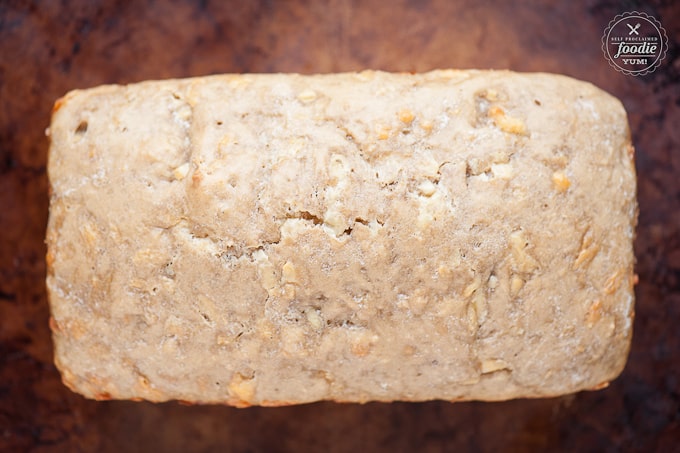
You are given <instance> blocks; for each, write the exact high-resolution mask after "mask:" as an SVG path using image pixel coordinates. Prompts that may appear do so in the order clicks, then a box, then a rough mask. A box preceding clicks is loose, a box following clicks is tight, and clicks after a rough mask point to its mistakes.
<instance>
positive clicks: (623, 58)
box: [602, 11, 668, 76]
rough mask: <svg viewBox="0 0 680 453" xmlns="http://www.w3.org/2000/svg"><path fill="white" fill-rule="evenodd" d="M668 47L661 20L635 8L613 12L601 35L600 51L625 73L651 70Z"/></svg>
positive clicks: (639, 72)
mask: <svg viewBox="0 0 680 453" xmlns="http://www.w3.org/2000/svg"><path fill="white" fill-rule="evenodd" d="M667 50H668V38H667V36H666V30H664V28H663V27H662V26H661V23H660V22H659V21H658V20H656V19H655V18H654V17H652V16H649V15H647V14H645V13H639V12H637V11H633V12H629V13H623V14H620V15H618V16H616V17H615V18H614V19H613V20H612V21H611V22H609V25H608V26H607V28H606V29H605V31H604V35H603V36H602V51H603V52H604V56H605V58H606V59H607V61H608V62H609V65H610V66H612V67H613V68H614V69H616V70H617V71H619V72H621V73H623V74H626V75H632V76H638V75H645V74H649V73H650V72H653V71H654V70H655V69H656V68H657V67H659V65H660V64H661V61H662V60H663V59H664V58H665V57H666V52H667Z"/></svg>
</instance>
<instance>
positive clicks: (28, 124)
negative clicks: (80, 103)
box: [0, 0, 680, 452]
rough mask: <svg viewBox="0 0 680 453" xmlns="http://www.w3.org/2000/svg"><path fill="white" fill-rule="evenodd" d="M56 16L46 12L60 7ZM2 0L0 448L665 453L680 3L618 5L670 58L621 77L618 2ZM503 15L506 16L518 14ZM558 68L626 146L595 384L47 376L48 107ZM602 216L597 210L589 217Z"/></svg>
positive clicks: (672, 391)
mask: <svg viewBox="0 0 680 453" xmlns="http://www.w3.org/2000/svg"><path fill="white" fill-rule="evenodd" d="M62 3H63V4H62ZM511 3H513V2H492V1H489V0H483V1H471V0H469V1H462V0H457V1H449V0H422V1H416V0H413V1H406V0H397V1H394V2H383V1H380V0H364V1H351V0H348V1H341V0H328V1H318V2H315V1H311V0H310V1H307V2H304V1H287V2H283V1H281V2H275V1H268V0H261V1H233V2H228V1H224V2H218V1H200V2H199V1H196V2H190V1H179V0H176V1H170V2H159V1H151V0H148V1H137V2H123V1H96V2H90V1H72V2H56V1H54V2H40V1H34V2H22V1H12V0H9V1H4V2H2V3H0V231H1V233H0V451H26V450H31V451H121V450H123V451H125V450H127V451H150V450H154V451H226V450H229V451H390V452H393V451H455V450H458V449H461V450H463V451H465V450H477V451H499V450H501V451H536V450H561V451H575V450H580V449H583V448H585V449H586V450H591V451H617V450H636V451H654V450H655V451H672V450H673V449H677V448H678V447H677V446H678V441H679V439H680V373H679V370H680V329H679V328H678V323H680V182H679V180H680V127H679V125H680V85H678V79H679V78H680V51H679V49H680V3H678V2H673V1H670V0H655V1H651V2H644V4H638V3H635V5H637V6H636V8H637V9H638V10H641V11H644V12H646V13H648V14H651V15H653V16H655V17H656V18H657V19H659V20H660V21H661V23H662V25H663V26H664V27H665V29H666V32H667V34H668V38H669V52H668V55H667V57H666V59H665V60H664V62H663V64H662V65H661V67H660V68H659V69H657V70H656V71H655V72H654V73H652V74H650V75H647V76H644V77H638V78H635V77H630V76H624V75H622V74H620V73H618V72H616V71H614V70H613V69H612V68H611V67H610V66H609V65H608V64H607V62H606V60H605V59H604V57H603V55H602V51H601V50H600V38H601V36H602V32H603V30H604V28H605V27H606V26H607V23H608V22H609V21H610V20H611V19H612V18H613V17H614V16H615V15H616V14H620V13H622V12H624V11H627V10H631V9H635V8H633V6H631V4H630V3H629V2H611V1H597V0H593V1H573V2H572V1H567V0H563V1H559V2H552V1H547V0H533V1H530V2H517V3H518V5H515V6H513V5H512V4H511ZM519 3H521V6H520V5H519ZM447 67H452V68H509V69H513V70H518V71H548V72H558V73H563V74H567V75H570V76H574V77H577V78H580V79H583V80H588V81H591V82H593V83H595V84H596V85H598V86H600V87H601V88H604V89H606V90H607V91H609V92H611V93H612V94H614V95H616V96H618V97H619V98H620V99H621V100H622V101H623V102H624V104H625V106H626V109H627V110H628V112H629V115H630V123H631V130H632V134H633V139H634V143H635V146H636V149H637V156H636V159H637V169H638V172H639V202H640V225H639V228H638V239H637V241H636V254H637V257H638V265H637V272H638V274H639V276H640V283H639V285H638V286H637V288H636V293H637V316H636V320H635V334H634V339H633V346H632V351H631V355H630V359H629V362H628V366H627V367H626V369H625V371H624V373H623V375H622V376H621V377H620V378H619V379H617V380H616V381H614V382H613V383H612V384H611V386H610V387H609V388H608V389H605V390H602V391H598V392H586V393H581V394H577V395H572V396H566V397H562V398H554V399H546V400H518V401H509V402H504V403H458V404H451V403H446V402H430V403H419V404H414V403H393V404H377V403H372V404H366V405H354V404H334V403H317V404H311V405H305V406H298V407H282V408H248V409H233V408H228V407H219V406H183V405H180V404H178V403H166V404H160V405H153V404H150V403H135V402H121V401H109V402H95V401H89V400H85V399H84V398H82V397H80V396H78V395H76V394H73V393H71V392H70V391H69V390H68V389H66V388H65V387H64V386H63V385H62V384H61V382H60V378H59V375H58V373H57V371H56V369H55V368H54V366H53V364H52V343H51V339H50V334H49V327H48V317H49V310H48V305H47V300H46V296H45V285H44V277H45V263H44V255H45V245H44V242H43V240H44V233H45V226H46V222H47V204H48V185H47V177H46V174H45V167H46V158H47V147H48V142H47V139H46V138H45V136H44V130H45V128H46V127H47V125H48V124H49V115H50V111H51V108H52V103H53V102H54V100H55V99H56V98H58V97H59V96H61V95H63V94H64V93H65V92H66V91H68V90H70V89H73V88H85V87H91V86H95V85H99V84H102V83H126V82H134V81H140V80H145V79H157V78H168V77H186V76H194V75H205V74H211V73H223V72H274V71H285V72H291V71H295V72H304V73H312V72H337V71H348V70H356V69H364V68H373V69H385V70H392V71H425V70H428V69H433V68H447ZM602 215H606V213H602Z"/></svg>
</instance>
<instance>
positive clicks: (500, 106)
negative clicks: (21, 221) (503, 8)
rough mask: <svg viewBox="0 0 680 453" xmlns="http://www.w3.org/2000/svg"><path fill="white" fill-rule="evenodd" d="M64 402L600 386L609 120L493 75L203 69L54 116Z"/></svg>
mask: <svg viewBox="0 0 680 453" xmlns="http://www.w3.org/2000/svg"><path fill="white" fill-rule="evenodd" d="M48 134H49V135H50V137H51V148H50V154H49V169H48V170H49V178H50V184H51V195H50V217H49V226H48V231H47V246H48V254H47V264H48V276H47V288H48V291H49V298H50V305H51V313H52V318H51V328H52V330H53V337H54V343H55V361H56V365H57V366H58V368H59V369H60V370H61V373H62V377H63V381H64V383H65V384H66V385H67V386H69V387H70V388H71V389H73V390H74V391H76V392H79V393H81V394H83V395H85V396H87V397H90V398H96V399H110V398H115V399H145V400H150V401H166V400H183V401H189V402H195V403H225V404H230V405H236V406H247V405H285V404H297V403H306V402H312V401H318V400H336V401H353V402H365V401H371V400H378V401H394V400H408V401H423V400H431V399H443V400H452V401H453V400H505V399H510V398H518V397H547V396H553V395H560V394H565V393H571V392H576V391H580V390H583V389H598V388H602V387H604V386H606V385H607V383H608V382H609V381H610V380H611V379H613V378H615V377H616V376H617V375H618V374H619V373H620V372H621V370H622V368H623V367H624V364H625V362H626V357H627V354H628V349H629V345H630V340H631V327H632V326H631V324H632V323H631V320H632V317H633V299H634V295H633V285H634V278H635V277H634V273H633V264H634V255H633V247H632V243H633V236H634V228H635V223H636V215H637V214H636V211H637V206H636V200H635V192H636V180H635V171H634V164H633V148H632V146H631V141H630V136H629V131H628V126H627V119H626V114H625V111H624V109H623V107H622V105H621V103H620V102H619V101H618V100H616V99H615V98H613V97H612V96H610V95H608V94H607V93H605V92H603V91H601V90H599V89H597V88H595V87H593V86H592V85H590V84H588V83H585V82H580V81H576V80H573V79H570V78H567V77H563V76H558V75H549V74H517V73H512V72H507V71H434V72H429V73H425V74H415V75H414V74H390V73H383V72H372V71H366V72H360V73H348V74H332V75H316V76H303V75H292V74H291V75H282V74H277V75H223V76H211V77H202V78H193V79H185V80H168V81H154V82H144V83H138V84H134V85H128V86H102V87H98V88H93V89H89V90H82V91H73V92H71V93H69V94H67V95H66V96H65V97H64V98H62V99H60V100H59V101H57V103H56V105H55V108H54V113H53V118H52V124H51V127H50V129H49V131H48Z"/></svg>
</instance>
